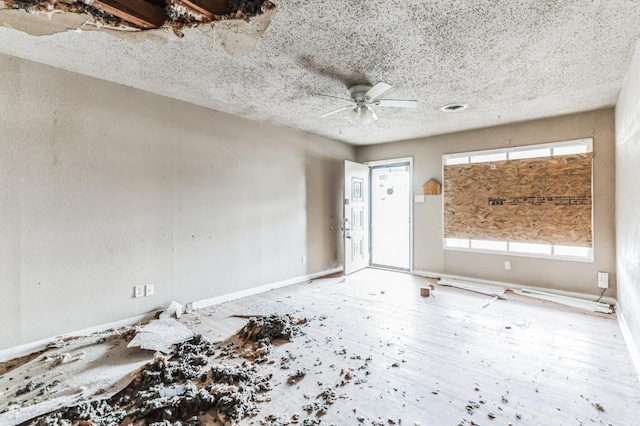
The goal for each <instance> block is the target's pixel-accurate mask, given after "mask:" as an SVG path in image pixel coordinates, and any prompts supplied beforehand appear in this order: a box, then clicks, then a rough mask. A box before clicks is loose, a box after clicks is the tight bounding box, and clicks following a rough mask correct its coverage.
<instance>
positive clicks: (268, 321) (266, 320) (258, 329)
mask: <svg viewBox="0 0 640 426" xmlns="http://www.w3.org/2000/svg"><path fill="white" fill-rule="evenodd" d="M305 323H306V320H305V319H304V318H295V317H293V316H291V315H270V316H268V317H252V318H249V322H248V323H247V325H245V326H244V327H243V328H242V330H240V331H239V332H238V337H240V338H242V339H245V340H252V341H254V342H257V341H259V340H261V339H269V340H270V341H273V340H275V339H285V340H291V339H292V338H294V337H297V336H301V335H302V334H304V332H303V331H302V328H301V326H302V325H303V324H305Z"/></svg>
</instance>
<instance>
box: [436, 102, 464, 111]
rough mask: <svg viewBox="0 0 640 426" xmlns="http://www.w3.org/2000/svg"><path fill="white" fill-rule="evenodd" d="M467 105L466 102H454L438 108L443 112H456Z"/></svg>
mask: <svg viewBox="0 0 640 426" xmlns="http://www.w3.org/2000/svg"><path fill="white" fill-rule="evenodd" d="M468 106H469V105H467V104H463V103H456V104H449V105H445V106H443V107H442V108H440V110H441V111H444V112H457V111H462V110H463V109H465V108H467V107H468Z"/></svg>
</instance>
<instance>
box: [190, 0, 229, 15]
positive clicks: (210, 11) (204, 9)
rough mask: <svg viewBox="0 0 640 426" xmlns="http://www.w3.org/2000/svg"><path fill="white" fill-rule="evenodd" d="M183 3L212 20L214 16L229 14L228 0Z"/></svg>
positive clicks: (192, 0) (198, 0) (193, 0)
mask: <svg viewBox="0 0 640 426" xmlns="http://www.w3.org/2000/svg"><path fill="white" fill-rule="evenodd" d="M182 3H183V4H184V5H186V6H189V7H190V8H192V9H193V10H195V11H196V12H198V13H201V14H203V15H204V16H206V17H207V18H210V19H212V18H213V17H214V15H226V14H227V13H229V4H228V2H227V0H182Z"/></svg>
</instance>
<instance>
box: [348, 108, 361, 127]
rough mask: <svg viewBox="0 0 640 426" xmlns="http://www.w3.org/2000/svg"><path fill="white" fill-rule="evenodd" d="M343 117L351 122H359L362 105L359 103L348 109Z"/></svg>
mask: <svg viewBox="0 0 640 426" xmlns="http://www.w3.org/2000/svg"><path fill="white" fill-rule="evenodd" d="M345 118H346V119H347V120H348V121H349V122H350V123H351V124H360V122H361V121H362V107H361V106H359V105H358V106H356V107H355V108H354V109H352V110H351V111H349V113H348V114H347V115H346V116H345Z"/></svg>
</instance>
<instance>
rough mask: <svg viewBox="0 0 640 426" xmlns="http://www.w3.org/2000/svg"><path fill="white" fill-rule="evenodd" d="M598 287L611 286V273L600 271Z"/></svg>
mask: <svg viewBox="0 0 640 426" xmlns="http://www.w3.org/2000/svg"><path fill="white" fill-rule="evenodd" d="M598 287H599V288H609V273H608V272H598Z"/></svg>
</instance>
